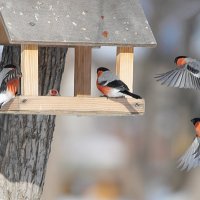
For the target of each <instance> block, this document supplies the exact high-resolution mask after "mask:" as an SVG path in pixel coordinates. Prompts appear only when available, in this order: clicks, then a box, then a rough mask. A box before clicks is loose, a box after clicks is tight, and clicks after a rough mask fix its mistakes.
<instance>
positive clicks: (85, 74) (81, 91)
mask: <svg viewBox="0 0 200 200" xmlns="http://www.w3.org/2000/svg"><path fill="white" fill-rule="evenodd" d="M91 59H92V48H91V47H88V46H78V47H75V69H74V96H77V95H90V93H91Z"/></svg>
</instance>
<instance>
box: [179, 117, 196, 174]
mask: <svg viewBox="0 0 200 200" xmlns="http://www.w3.org/2000/svg"><path fill="white" fill-rule="evenodd" d="M191 122H192V123H193V124H194V127H195V131H196V136H195V139H194V141H193V143H192V144H191V145H190V147H189V148H188V150H187V151H186V152H185V154H184V155H183V156H182V157H181V158H180V159H179V166H178V167H179V168H181V170H185V169H187V170H188V171H189V170H190V169H192V168H195V167H197V166H200V118H194V119H192V120H191Z"/></svg>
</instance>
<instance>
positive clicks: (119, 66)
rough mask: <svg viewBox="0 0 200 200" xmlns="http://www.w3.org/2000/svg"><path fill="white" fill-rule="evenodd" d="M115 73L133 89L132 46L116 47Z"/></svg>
mask: <svg viewBox="0 0 200 200" xmlns="http://www.w3.org/2000/svg"><path fill="white" fill-rule="evenodd" d="M116 74H117V75H118V76H119V78H120V79H121V80H122V81H123V82H124V83H126V84H127V86H128V87H129V89H130V91H133V48H132V47H117V58H116Z"/></svg>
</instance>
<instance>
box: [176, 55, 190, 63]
mask: <svg viewBox="0 0 200 200" xmlns="http://www.w3.org/2000/svg"><path fill="white" fill-rule="evenodd" d="M184 58H187V56H178V57H176V58H175V59H174V63H175V64H177V63H178V60H181V59H184Z"/></svg>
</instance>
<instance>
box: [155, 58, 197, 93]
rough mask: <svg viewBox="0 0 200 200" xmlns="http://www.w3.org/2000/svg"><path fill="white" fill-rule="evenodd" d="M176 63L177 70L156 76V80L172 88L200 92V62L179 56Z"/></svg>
mask: <svg viewBox="0 0 200 200" xmlns="http://www.w3.org/2000/svg"><path fill="white" fill-rule="evenodd" d="M174 63H175V65H176V68H175V69H173V70H171V71H169V72H165V73H162V74H158V75H156V77H155V78H156V80H157V81H159V82H161V84H162V85H167V86H170V87H178V88H190V89H198V90H200V60H196V59H193V58H189V57H186V56H178V57H176V58H175V60H174Z"/></svg>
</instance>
